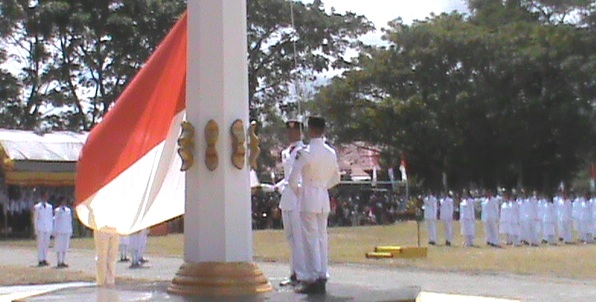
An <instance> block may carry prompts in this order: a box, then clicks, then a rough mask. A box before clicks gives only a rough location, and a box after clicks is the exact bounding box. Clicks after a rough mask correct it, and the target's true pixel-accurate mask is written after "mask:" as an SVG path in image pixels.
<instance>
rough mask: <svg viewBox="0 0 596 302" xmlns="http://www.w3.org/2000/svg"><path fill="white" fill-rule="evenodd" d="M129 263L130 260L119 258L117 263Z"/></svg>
mask: <svg viewBox="0 0 596 302" xmlns="http://www.w3.org/2000/svg"><path fill="white" fill-rule="evenodd" d="M128 261H130V259H128V258H120V260H119V261H118V262H128Z"/></svg>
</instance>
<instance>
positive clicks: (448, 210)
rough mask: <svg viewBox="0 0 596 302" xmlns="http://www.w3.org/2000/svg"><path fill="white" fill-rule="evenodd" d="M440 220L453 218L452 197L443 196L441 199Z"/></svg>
mask: <svg viewBox="0 0 596 302" xmlns="http://www.w3.org/2000/svg"><path fill="white" fill-rule="evenodd" d="M439 215H440V217H439V218H440V219H441V220H453V198H451V197H445V198H443V199H441V212H440V214H439Z"/></svg>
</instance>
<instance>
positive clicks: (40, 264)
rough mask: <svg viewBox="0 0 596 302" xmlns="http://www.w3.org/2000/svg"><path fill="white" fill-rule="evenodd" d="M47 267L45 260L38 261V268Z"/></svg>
mask: <svg viewBox="0 0 596 302" xmlns="http://www.w3.org/2000/svg"><path fill="white" fill-rule="evenodd" d="M48 265H50V264H49V263H48V262H47V261H46V260H43V261H39V262H38V263H37V266H38V267H42V266H48Z"/></svg>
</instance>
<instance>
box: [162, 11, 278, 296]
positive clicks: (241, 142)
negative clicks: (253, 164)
mask: <svg viewBox="0 0 596 302" xmlns="http://www.w3.org/2000/svg"><path fill="white" fill-rule="evenodd" d="M187 7H188V57H187V66H188V72H187V79H186V80H187V82H186V96H187V103H186V108H187V110H186V119H187V121H188V122H190V123H192V124H193V125H194V127H195V128H196V129H197V131H196V133H197V134H196V137H195V141H196V144H197V146H196V148H194V158H195V159H196V160H195V164H194V165H193V166H192V167H190V169H189V170H187V172H186V206H185V219H184V264H182V266H181V267H180V269H179V270H178V272H177V273H176V276H175V277H174V279H173V280H172V283H171V285H170V287H169V292H171V293H175V294H181V295H192V296H215V297H220V296H245V295H256V294H260V293H264V292H268V291H271V289H272V288H271V285H270V284H269V281H268V279H267V278H266V277H265V276H264V274H263V273H262V271H261V270H260V269H259V268H258V267H257V265H256V264H255V263H254V262H253V250H252V249H253V246H252V244H253V241H252V221H251V199H250V180H249V179H250V171H249V165H248V159H247V156H246V155H247V154H246V153H248V152H246V150H247V149H248V148H247V144H246V142H247V141H248V139H247V135H246V134H247V129H248V127H249V125H250V123H249V121H248V65H247V57H246V48H247V44H246V43H247V40H246V35H247V34H246V0H194V1H188V4H187ZM251 150H252V148H251ZM224 299H225V298H224Z"/></svg>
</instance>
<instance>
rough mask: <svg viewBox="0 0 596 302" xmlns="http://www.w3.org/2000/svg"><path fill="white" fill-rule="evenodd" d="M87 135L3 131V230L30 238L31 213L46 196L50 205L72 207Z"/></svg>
mask: <svg viewBox="0 0 596 302" xmlns="http://www.w3.org/2000/svg"><path fill="white" fill-rule="evenodd" d="M87 136H88V133H78V132H70V131H57V132H49V133H36V132H34V131H24V130H9V129H0V207H1V208H2V209H1V211H0V229H1V230H2V233H4V234H9V235H16V236H27V235H29V234H31V231H32V230H31V222H30V217H31V209H32V208H33V205H34V204H35V203H37V202H38V201H39V198H40V194H41V192H46V193H47V194H48V196H49V199H50V203H53V204H56V203H58V202H59V201H60V200H61V199H66V200H67V202H68V203H70V204H72V201H73V194H74V181H75V172H76V163H77V160H78V158H79V153H80V152H81V149H82V147H83V144H84V143H85V140H86V139H87Z"/></svg>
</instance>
